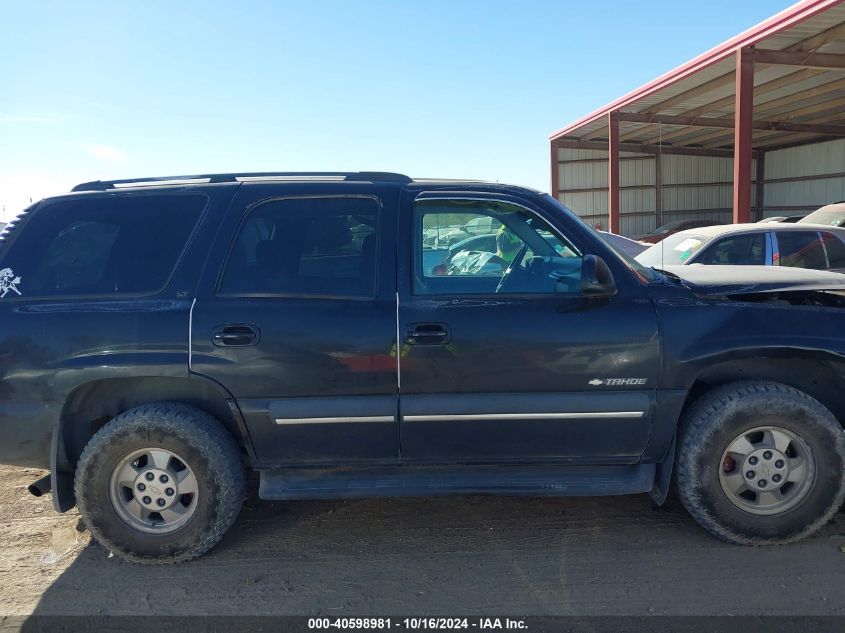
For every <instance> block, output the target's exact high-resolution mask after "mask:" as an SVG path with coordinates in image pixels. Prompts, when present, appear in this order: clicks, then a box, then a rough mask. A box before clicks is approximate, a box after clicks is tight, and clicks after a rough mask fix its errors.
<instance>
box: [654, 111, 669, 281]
mask: <svg viewBox="0 0 845 633" xmlns="http://www.w3.org/2000/svg"><path fill="white" fill-rule="evenodd" d="M654 169H655V173H654V177H655V178H657V177H658V176H657V170H658V169H659V170H660V171H661V172H662V171H663V123H662V122H660V121H658V123H657V165H655V167H654ZM660 180H661V181H662V180H663V174H662V173H661V174H660ZM654 196H655V198H654V223H655V224H657V207H658V206H660V208H661V209H662V208H663V200H662V199H661V200H659V201H658V200H657V196H661V198H662V197H663V187H661V188H660V189H658V188H657V187H655V190H654ZM661 215H663V214H661ZM662 219H663V218H661V220H662ZM665 265H666V245H665V244H664V243H663V240H660V267H661V268H663V267H664V266H665Z"/></svg>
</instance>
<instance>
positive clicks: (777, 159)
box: [763, 139, 845, 216]
mask: <svg viewBox="0 0 845 633" xmlns="http://www.w3.org/2000/svg"><path fill="white" fill-rule="evenodd" d="M843 173H845V139H839V140H836V141H827V142H825V143H815V144H813V145H802V146H800V147H790V148H788V149H782V150H777V151H775V152H768V153H767V154H766V181H769V180H775V179H781V178H797V177H800V178H808V177H809V179H807V180H798V181H791V182H789V181H787V182H766V185H765V191H764V192H763V203H764V207H765V209H766V215H767V216H772V215H789V214H790V213H799V212H801V211H802V210H804V211H812V210H814V209H817V208H818V207H820V206H823V205H825V204H830V203H831V202H838V201H840V200H845V176H835V177H821V178H812V176H829V175H830V174H843Z"/></svg>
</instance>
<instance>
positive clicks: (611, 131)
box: [607, 112, 620, 235]
mask: <svg viewBox="0 0 845 633" xmlns="http://www.w3.org/2000/svg"><path fill="white" fill-rule="evenodd" d="M607 129H608V135H607V224H608V227H607V230H608V231H610V232H611V233H616V234H617V235H618V234H619V225H620V222H619V164H620V163H619V113H618V112H611V113H610V114H608V115H607Z"/></svg>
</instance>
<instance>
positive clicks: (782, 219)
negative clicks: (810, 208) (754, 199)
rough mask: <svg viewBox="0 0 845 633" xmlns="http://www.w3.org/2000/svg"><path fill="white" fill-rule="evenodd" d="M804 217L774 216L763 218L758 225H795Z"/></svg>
mask: <svg viewBox="0 0 845 633" xmlns="http://www.w3.org/2000/svg"><path fill="white" fill-rule="evenodd" d="M803 217H804V215H803V214H802V215H774V216H772V217H770V218H763V219H762V220H760V221H759V222H757V224H774V223H783V224H794V223H795V222H798V220H800V219H801V218H803Z"/></svg>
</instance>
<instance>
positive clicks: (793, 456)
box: [675, 382, 845, 545]
mask: <svg viewBox="0 0 845 633" xmlns="http://www.w3.org/2000/svg"><path fill="white" fill-rule="evenodd" d="M675 480H676V485H677V487H678V493H679V497H680V499H681V501H682V503H683V504H684V506H685V507H686V508H687V510H688V511H689V513H690V514H691V515H692V516H693V517H694V518H695V519H696V520H697V521H698V522H699V523H700V524H701V525H702V526H704V527H705V528H706V529H707V530H708V531H710V532H711V533H713V534H715V535H716V536H718V537H719V538H722V539H724V540H727V541H730V542H733V543H743V544H754V545H767V544H779V543H788V542H791V541H796V540H799V539H801V538H804V537H806V536H809V535H810V534H812V533H813V532H815V531H816V530H818V529H819V528H820V527H821V526H823V525H824V524H825V523H826V522H827V521H828V520H830V518H831V516H832V515H833V514H834V513H835V512H836V510H837V509H838V508H839V506H840V505H841V504H842V502H843V498H845V433H843V430H842V427H841V425H840V424H839V423H838V422H837V421H836V419H835V418H834V417H833V415H832V414H831V413H830V411H828V410H827V409H826V408H825V407H824V406H822V405H821V403H819V402H818V401H817V400H815V399H814V398H812V397H810V396H808V395H807V394H805V393H803V392H801V391H799V390H797V389H794V388H792V387H789V386H787V385H783V384H779V383H773V382H760V383H757V382H736V383H731V384H728V385H724V386H722V387H719V388H717V389H714V390H713V391H711V392H709V393H707V394H705V395H704V396H702V397H701V398H700V399H699V400H697V401H696V402H695V403H694V404H693V405H692V406H691V407H690V409H689V410H688V411H687V413H686V414H685V416H684V419H683V420H682V422H681V427H680V430H679V440H678V455H677V460H676V477H675Z"/></svg>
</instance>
